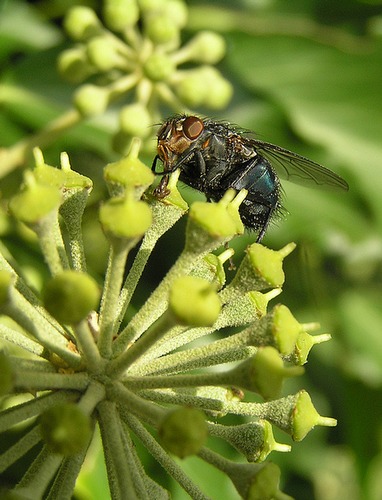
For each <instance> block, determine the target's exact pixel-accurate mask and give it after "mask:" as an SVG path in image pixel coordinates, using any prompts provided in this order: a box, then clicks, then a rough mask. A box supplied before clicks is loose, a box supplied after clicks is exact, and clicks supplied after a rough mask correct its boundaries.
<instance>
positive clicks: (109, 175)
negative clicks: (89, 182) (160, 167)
mask: <svg viewBox="0 0 382 500" xmlns="http://www.w3.org/2000/svg"><path fill="white" fill-rule="evenodd" d="M104 179H105V181H106V182H109V183H113V184H119V185H121V186H124V187H128V186H131V187H134V188H135V187H140V186H143V187H144V188H146V187H148V186H150V184H151V183H152V182H153V180H154V174H153V173H152V172H151V169H150V168H148V167H147V166H146V165H145V164H144V163H142V162H141V161H140V160H139V158H135V157H133V156H131V155H127V156H126V157H125V158H122V159H121V160H119V161H116V162H114V163H109V164H108V165H106V167H105V168H104Z"/></svg>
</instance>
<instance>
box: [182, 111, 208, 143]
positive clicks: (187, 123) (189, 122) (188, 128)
mask: <svg viewBox="0 0 382 500" xmlns="http://www.w3.org/2000/svg"><path fill="white" fill-rule="evenodd" d="M182 128H183V133H184V135H185V136H186V137H187V139H190V140H191V141H194V140H195V139H197V138H198V137H199V136H200V134H201V133H202V132H203V130H204V125H203V122H202V120H201V119H200V118H197V117H196V116H188V117H187V118H186V119H185V120H184V122H183V127H182Z"/></svg>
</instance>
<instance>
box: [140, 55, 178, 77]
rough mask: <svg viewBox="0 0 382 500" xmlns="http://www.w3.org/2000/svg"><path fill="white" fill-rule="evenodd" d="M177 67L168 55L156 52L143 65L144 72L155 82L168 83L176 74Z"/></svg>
mask: <svg viewBox="0 0 382 500" xmlns="http://www.w3.org/2000/svg"><path fill="white" fill-rule="evenodd" d="M175 69H176V67H175V64H174V63H173V61H172V60H171V59H170V57H169V56H168V55H167V54H163V53H160V52H154V53H153V54H151V55H150V56H149V57H148V58H147V59H146V61H145V63H144V64H143V71H144V73H145V75H146V76H147V78H150V80H152V81H153V82H160V81H166V80H168V79H169V78H170V76H171V75H172V74H173V73H174V71H175Z"/></svg>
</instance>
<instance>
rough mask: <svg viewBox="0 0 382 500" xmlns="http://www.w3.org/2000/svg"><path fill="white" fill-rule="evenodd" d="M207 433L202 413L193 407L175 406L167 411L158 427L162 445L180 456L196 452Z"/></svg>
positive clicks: (205, 438) (202, 443)
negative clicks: (174, 408)
mask: <svg viewBox="0 0 382 500" xmlns="http://www.w3.org/2000/svg"><path fill="white" fill-rule="evenodd" d="M207 435H208V431H207V423H206V419H205V416H204V413H203V412H202V411H200V410H197V409H195V408H177V409H176V410H173V411H171V412H169V413H168V414H167V415H166V416H165V418H164V419H163V421H162V423H161V425H160V428H159V436H160V438H161V441H162V443H163V446H164V447H165V448H166V449H167V450H168V451H169V452H170V453H173V454H174V455H176V456H177V457H180V458H185V457H188V456H190V455H195V454H196V453H198V452H199V450H200V449H201V448H202V446H203V445H204V443H205V442H206V440H207Z"/></svg>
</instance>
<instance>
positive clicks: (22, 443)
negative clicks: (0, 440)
mask: <svg viewBox="0 0 382 500" xmlns="http://www.w3.org/2000/svg"><path fill="white" fill-rule="evenodd" d="M40 441H41V430H40V426H39V425H36V426H34V427H33V428H32V429H31V430H30V431H29V432H27V433H26V434H24V436H23V437H21V438H20V439H19V440H18V441H17V442H16V443H15V444H14V445H13V446H11V447H10V448H8V449H7V450H6V451H4V453H3V454H2V455H0V473H2V472H4V471H5V470H6V469H7V468H8V467H10V466H11V465H13V464H14V463H15V462H17V460H19V459H20V458H21V457H23V456H24V455H26V453H28V451H29V450H31V449H32V448H33V447H34V446H35V445H36V444H37V443H39V442H40Z"/></svg>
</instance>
